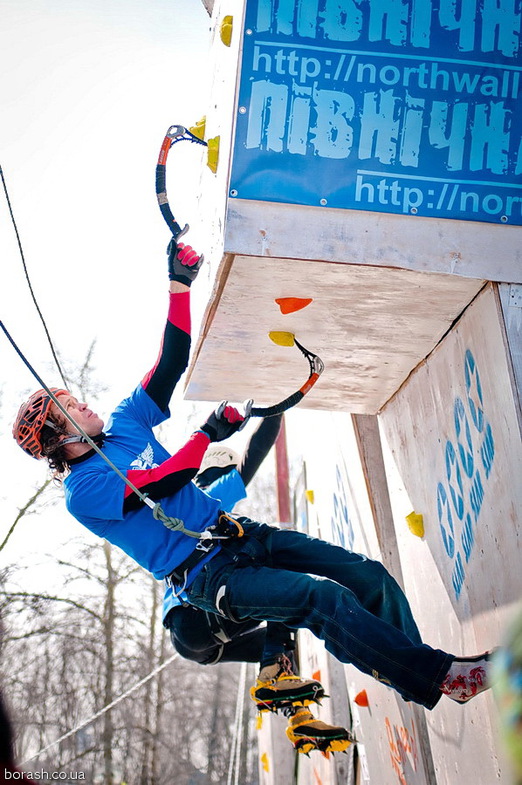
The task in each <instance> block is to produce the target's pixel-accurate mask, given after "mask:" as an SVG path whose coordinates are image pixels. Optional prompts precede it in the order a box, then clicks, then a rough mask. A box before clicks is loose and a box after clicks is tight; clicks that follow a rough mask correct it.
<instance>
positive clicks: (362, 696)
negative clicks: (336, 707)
mask: <svg viewBox="0 0 522 785" xmlns="http://www.w3.org/2000/svg"><path fill="white" fill-rule="evenodd" d="M354 701H355V702H356V704H357V705H358V706H369V705H370V701H369V700H368V693H367V692H366V690H361V691H360V692H358V693H357V695H356V696H355V698H354Z"/></svg>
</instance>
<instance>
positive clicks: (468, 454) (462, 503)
mask: <svg viewBox="0 0 522 785" xmlns="http://www.w3.org/2000/svg"><path fill="white" fill-rule="evenodd" d="M464 381H465V385H466V395H465V399H464V400H462V398H460V397H457V398H455V401H454V404H453V422H454V425H455V438H454V439H453V441H450V440H448V441H447V442H446V445H445V466H446V476H445V478H444V480H442V481H440V482H439V483H438V484H437V514H438V519H439V526H440V533H441V536H442V542H443V545H444V550H445V552H446V555H447V557H448V559H450V560H451V562H452V574H451V583H452V586H453V590H454V592H455V596H456V597H457V599H458V598H459V596H460V594H461V592H462V587H463V585H464V580H465V577H466V566H467V564H468V562H469V560H470V557H471V554H472V553H473V550H474V547H475V531H476V527H477V526H478V524H479V518H480V512H481V509H482V504H483V501H484V493H485V489H486V486H487V484H488V481H489V479H490V476H491V468H492V466H493V461H494V459H495V441H494V439H493V432H492V429H491V425H490V424H489V422H488V420H487V418H486V416H485V414H484V398H483V395H482V385H481V383H480V375H479V372H478V368H477V365H476V362H475V358H474V356H473V354H472V353H471V351H470V350H469V349H468V350H467V351H466V355H465V358H464Z"/></svg>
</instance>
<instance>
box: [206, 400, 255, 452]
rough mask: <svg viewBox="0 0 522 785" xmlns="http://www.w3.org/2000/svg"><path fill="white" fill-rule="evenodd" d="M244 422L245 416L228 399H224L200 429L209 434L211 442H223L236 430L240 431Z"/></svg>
mask: <svg viewBox="0 0 522 785" xmlns="http://www.w3.org/2000/svg"><path fill="white" fill-rule="evenodd" d="M244 422H245V418H244V417H243V415H242V414H240V413H239V412H238V410H237V409H235V408H234V407H233V406H229V405H228V404H227V402H226V401H223V403H221V404H220V405H219V406H218V408H217V409H216V411H214V412H212V414H211V415H210V417H209V418H208V420H207V421H206V423H205V424H204V425H202V426H201V428H200V430H201V431H204V432H205V433H206V434H207V436H208V437H209V438H210V441H211V442H222V441H223V440H224V439H228V437H229V436H232V434H234V433H236V431H239V429H240V428H241V427H242V426H243V424H244Z"/></svg>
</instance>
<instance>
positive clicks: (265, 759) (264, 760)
mask: <svg viewBox="0 0 522 785" xmlns="http://www.w3.org/2000/svg"><path fill="white" fill-rule="evenodd" d="M261 763H262V764H263V770H264V771H270V765H269V763H268V755H267V754H266V752H263V754H262V755H261Z"/></svg>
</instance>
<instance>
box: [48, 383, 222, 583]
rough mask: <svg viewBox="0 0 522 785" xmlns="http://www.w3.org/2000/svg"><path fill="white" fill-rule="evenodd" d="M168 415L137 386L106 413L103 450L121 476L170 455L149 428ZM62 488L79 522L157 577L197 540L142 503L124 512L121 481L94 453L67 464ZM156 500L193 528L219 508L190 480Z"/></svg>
mask: <svg viewBox="0 0 522 785" xmlns="http://www.w3.org/2000/svg"><path fill="white" fill-rule="evenodd" d="M168 416H169V412H168V411H166V412H162V411H161V410H160V409H159V408H158V406H157V405H156V404H155V403H154V401H153V400H152V399H151V398H150V397H149V395H147V393H146V392H145V390H144V389H143V387H141V385H139V386H138V387H137V388H136V390H134V392H133V393H132V395H131V396H130V397H129V398H126V399H125V400H124V401H122V402H121V403H120V405H119V406H118V407H117V408H116V410H115V411H114V412H113V414H112V415H111V417H110V419H109V422H108V423H107V431H106V434H107V438H106V440H105V442H104V445H103V452H104V453H105V455H107V457H108V458H109V459H110V460H111V461H112V463H114V465H115V466H117V468H118V469H119V470H120V471H121V472H122V473H123V474H124V475H126V473H127V471H128V470H129V469H151V468H153V467H155V466H157V465H159V464H160V463H163V461H166V460H167V459H168V458H169V457H170V454H169V453H168V452H167V451H166V450H165V448H164V447H163V446H162V445H161V444H160V443H159V442H158V441H157V439H156V438H155V436H154V433H153V431H152V429H153V427H154V426H156V425H159V424H160V423H161V422H163V421H164V420H166V419H167V417H168ZM64 487H65V503H66V505H67V509H68V510H69V512H70V513H72V515H74V517H75V518H76V519H77V520H78V521H80V523H82V524H83V525H84V526H86V527H87V528H88V529H90V530H91V531H92V532H94V534H97V535H98V536H99V537H103V538H105V539H106V540H108V541H109V542H110V543H112V544H113V545H117V546H118V547H119V548H121V549H122V550H123V551H125V553H126V554H128V555H129V556H130V557H131V558H132V559H134V560H135V561H136V562H138V564H140V565H141V566H142V567H144V568H145V569H146V570H148V571H149V572H151V573H152V574H153V575H154V577H155V578H157V579H162V578H164V577H165V575H168V574H169V573H171V572H172V570H173V569H174V568H175V567H177V566H178V564H181V562H182V561H184V559H186V558H187V556H188V555H189V554H190V553H192V551H193V550H194V548H195V547H196V545H197V542H198V540H197V539H195V538H193V537H188V536H187V535H185V534H182V533H180V532H175V531H172V530H171V529H168V528H167V527H166V526H165V525H164V524H163V523H161V521H158V520H156V519H155V518H154V516H153V514H152V510H151V509H150V508H149V507H147V506H146V505H143V506H141V507H140V508H139V509H137V510H134V511H132V512H129V513H126V514H125V516H124V515H123V499H124V493H125V488H126V485H125V482H124V481H123V480H122V479H121V478H120V477H119V476H118V475H117V474H116V472H115V471H114V470H113V469H112V468H111V467H110V466H109V465H108V464H107V463H106V462H105V461H104V460H103V458H102V457H101V456H100V455H98V453H95V454H94V455H92V456H90V457H89V458H87V459H86V460H84V461H81V462H80V463H75V464H73V465H72V466H71V472H70V474H69V475H68V476H67V477H66V479H65V481H64ZM160 503H161V507H162V509H163V511H164V512H165V513H166V514H167V515H169V516H170V517H173V518H180V519H181V520H182V521H183V523H184V525H185V527H186V528H187V529H192V530H193V531H197V532H201V531H203V530H204V529H207V528H208V527H209V526H211V525H212V524H214V523H216V521H217V517H218V512H219V510H220V509H221V504H220V502H219V501H218V500H216V499H213V498H211V497H210V496H208V495H207V494H206V493H204V492H203V491H201V490H200V489H199V488H198V487H197V486H196V485H195V484H194V483H193V482H188V483H187V484H186V485H185V486H183V488H181V490H180V491H178V492H177V493H175V494H174V495H172V496H166V497H164V498H163V499H161V500H160ZM216 552H217V549H216V550H214V551H213V552H212V555H214V554H215V553H216Z"/></svg>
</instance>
